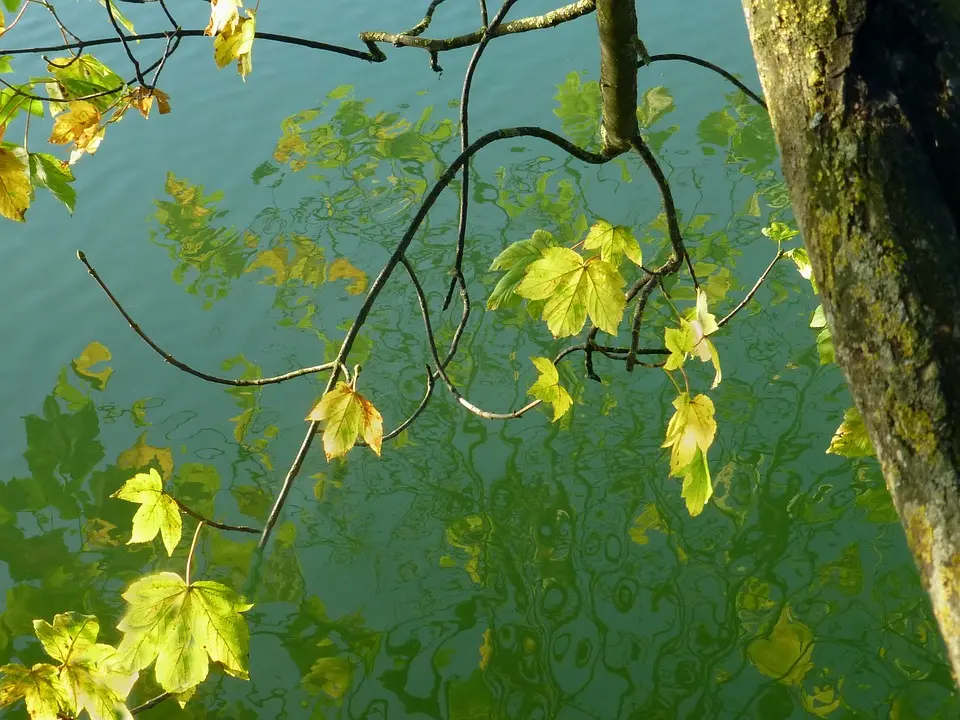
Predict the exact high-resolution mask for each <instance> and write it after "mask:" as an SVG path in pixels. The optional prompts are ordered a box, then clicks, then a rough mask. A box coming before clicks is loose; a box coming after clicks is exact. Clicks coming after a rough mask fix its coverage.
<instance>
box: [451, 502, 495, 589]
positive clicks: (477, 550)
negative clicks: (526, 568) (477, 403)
mask: <svg viewBox="0 0 960 720" xmlns="http://www.w3.org/2000/svg"><path fill="white" fill-rule="evenodd" d="M491 531H492V526H491V523H490V518H489V517H488V516H486V515H467V516H466V517H462V518H460V519H459V520H456V521H454V523H453V524H452V525H451V526H450V527H448V528H447V531H446V537H447V543H448V544H449V545H452V546H453V547H455V548H459V549H460V550H463V551H464V552H465V553H467V557H468V560H467V561H466V563H464V565H463V569H464V570H466V571H467V574H468V575H469V576H470V579H471V580H473V582H475V583H476V584H478V585H479V584H481V583H482V582H483V578H482V577H481V574H480V555H481V553H482V552H483V548H484V547H486V544H487V541H488V539H489V537H490V533H491ZM456 565H457V564H456V561H455V560H453V558H450V557H449V556H444V557H443V558H441V559H440V566H441V567H456Z"/></svg>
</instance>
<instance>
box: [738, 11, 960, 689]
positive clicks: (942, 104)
mask: <svg viewBox="0 0 960 720" xmlns="http://www.w3.org/2000/svg"><path fill="white" fill-rule="evenodd" d="M743 6H744V10H745V14H746V19H747V25H748V28H749V31H750V38H751V42H752V43H753V49H754V54H755V56H756V60H757V67H758V69H759V72H760V79H761V82H762V84H763V88H764V91H765V93H766V96H767V102H768V104H769V107H770V115H771V118H772V120H773V125H774V129H775V131H776V136H777V141H778V143H779V145H780V150H781V155H782V161H783V172H784V175H785V177H786V179H787V183H788V184H789V186H790V193H791V197H792V200H793V207H794V211H795V213H796V217H797V220H798V222H799V225H800V229H801V231H802V232H803V237H804V242H805V243H806V246H807V249H808V251H809V253H810V257H811V261H812V263H813V267H814V273H815V276H816V279H817V283H818V286H819V288H820V294H821V296H822V298H823V305H824V309H825V311H826V316H827V320H828V322H829V325H830V328H831V330H832V333H833V339H834V344H835V347H836V354H837V360H838V362H839V363H840V365H841V366H842V367H843V369H844V371H845V372H846V374H847V378H848V380H849V383H850V389H851V392H852V393H853V396H854V400H855V402H856V404H857V406H858V407H859V409H860V411H861V413H862V414H863V417H864V420H865V421H866V424H867V428H868V430H869V432H870V437H871V439H872V440H873V443H874V446H875V448H876V450H877V456H878V458H879V460H880V463H881V465H882V468H883V473H884V477H885V478H886V481H887V487H888V488H889V490H890V494H891V495H892V497H893V501H894V504H895V505H896V508H897V511H898V513H899V514H900V518H901V520H902V522H903V525H904V528H905V530H906V536H907V542H908V544H909V546H910V548H911V550H912V552H913V554H914V557H915V558H916V561H917V565H918V567H919V569H920V574H921V577H922V579H923V583H924V586H925V587H926V589H927V592H928V594H929V596H930V600H931V603H932V606H933V610H934V612H935V614H936V616H937V620H938V622H939V624H940V629H941V632H942V635H943V638H944V641H945V642H946V647H947V650H948V652H949V655H950V660H951V662H952V664H953V668H954V674H955V677H960V170H958V163H960V96H958V92H960V2H957V0H941V1H937V0H831V1H830V2H826V1H825V0H743Z"/></svg>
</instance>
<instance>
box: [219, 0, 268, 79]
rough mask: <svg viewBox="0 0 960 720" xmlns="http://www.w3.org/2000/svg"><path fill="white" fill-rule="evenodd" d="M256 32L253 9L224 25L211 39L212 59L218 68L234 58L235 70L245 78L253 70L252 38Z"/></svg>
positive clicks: (223, 66)
mask: <svg viewBox="0 0 960 720" xmlns="http://www.w3.org/2000/svg"><path fill="white" fill-rule="evenodd" d="M256 32H257V18H256V14H255V13H254V11H253V10H247V17H245V18H241V19H239V20H238V21H237V22H235V23H233V24H232V25H229V26H228V27H225V28H224V29H223V30H222V31H221V32H220V33H218V34H217V36H216V37H215V38H214V39H213V59H214V62H216V63H217V67H218V68H220V69H223V68H225V67H226V66H227V65H229V64H230V63H231V62H233V61H234V60H236V61H237V72H239V73H240V77H242V78H243V79H244V80H246V78H247V75H249V74H250V71H251V70H253V38H254V35H255V34H256Z"/></svg>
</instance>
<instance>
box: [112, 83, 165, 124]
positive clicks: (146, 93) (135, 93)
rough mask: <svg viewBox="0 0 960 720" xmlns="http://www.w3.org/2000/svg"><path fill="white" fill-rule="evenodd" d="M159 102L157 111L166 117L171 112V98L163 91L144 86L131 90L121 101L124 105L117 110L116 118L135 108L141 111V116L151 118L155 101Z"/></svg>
mask: <svg viewBox="0 0 960 720" xmlns="http://www.w3.org/2000/svg"><path fill="white" fill-rule="evenodd" d="M154 100H156V101H157V109H158V110H159V111H160V114H161V115H166V114H167V113H169V112H170V96H169V95H167V94H166V93H165V92H164V91H163V90H158V89H157V88H153V89H150V88H145V87H143V86H142V85H141V86H140V87H137V88H134V89H133V90H131V91H130V92H129V93H127V95H126V96H125V97H124V98H123V100H122V101H121V102H122V104H121V106H120V108H118V109H117V112H116V113H115V115H114V118H115V119H117V116H122V115H123V113H124V112H126V110H127V108H130V107H133V108H136V109H137V110H139V111H140V114H141V115H143V117H144V118H149V117H150V111H151V110H152V109H153V101H154Z"/></svg>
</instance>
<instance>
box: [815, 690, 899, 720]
mask: <svg viewBox="0 0 960 720" xmlns="http://www.w3.org/2000/svg"><path fill="white" fill-rule="evenodd" d="M801 699H802V700H803V707H804V709H805V710H806V711H807V712H809V713H813V714H814V715H816V716H817V717H827V716H828V715H829V714H830V713H832V712H833V711H834V710H836V709H837V708H838V707H840V699H841V697H840V693H839V692H838V691H836V690H834V688H832V687H830V686H824V687H814V689H813V692H811V693H808V692H807V691H806V690H805V689H802V688H801ZM891 717H892V716H891Z"/></svg>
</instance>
